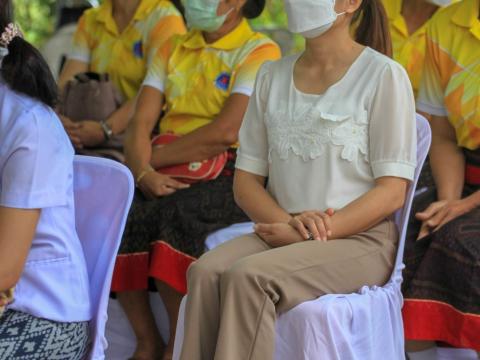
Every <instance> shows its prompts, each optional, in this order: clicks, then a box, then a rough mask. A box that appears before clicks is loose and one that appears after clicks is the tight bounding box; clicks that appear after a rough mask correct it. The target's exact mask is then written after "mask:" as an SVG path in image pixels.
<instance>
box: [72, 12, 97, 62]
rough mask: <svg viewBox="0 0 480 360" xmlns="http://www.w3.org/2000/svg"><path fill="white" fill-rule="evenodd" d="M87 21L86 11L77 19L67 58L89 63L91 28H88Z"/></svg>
mask: <svg viewBox="0 0 480 360" xmlns="http://www.w3.org/2000/svg"><path fill="white" fill-rule="evenodd" d="M88 23H89V21H88V11H87V12H86V13H85V14H84V15H82V17H81V18H80V20H79V21H78V25H77V30H76V31H75V35H74V36H73V44H72V51H71V52H70V54H69V55H68V58H69V59H71V60H77V61H82V62H85V63H88V64H89V63H90V59H91V53H92V51H91V46H90V37H91V33H90V32H91V29H89V26H88Z"/></svg>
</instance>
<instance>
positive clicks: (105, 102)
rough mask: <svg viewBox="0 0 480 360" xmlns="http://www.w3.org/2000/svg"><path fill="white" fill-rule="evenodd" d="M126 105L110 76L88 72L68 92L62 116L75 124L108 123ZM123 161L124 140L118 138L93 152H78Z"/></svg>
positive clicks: (72, 82)
mask: <svg viewBox="0 0 480 360" xmlns="http://www.w3.org/2000/svg"><path fill="white" fill-rule="evenodd" d="M122 103H123V99H122V96H121V94H120V92H119V91H118V90H117V89H116V87H115V86H114V85H113V83H112V81H110V79H109V76H108V74H98V73H94V72H85V73H80V74H77V75H75V78H74V79H73V80H70V81H69V82H68V83H67V84H66V85H65V88H64V91H63V93H62V96H61V98H60V108H59V110H60V113H61V114H62V115H65V116H66V117H68V118H69V119H71V120H72V121H82V120H95V121H102V120H106V119H107V118H108V117H109V116H110V115H111V114H112V113H114V112H115V111H116V110H117V109H118V108H119V107H120V106H121V105H122ZM78 152H79V153H82V154H84V155H98V156H103V157H109V158H114V159H115V160H119V161H123V159H124V157H123V154H122V153H123V136H122V135H116V136H113V137H112V138H110V139H109V140H108V141H106V142H105V143H103V144H101V145H99V146H98V147H95V148H91V149H82V150H80V151H78Z"/></svg>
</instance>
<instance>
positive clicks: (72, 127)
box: [60, 115, 105, 149]
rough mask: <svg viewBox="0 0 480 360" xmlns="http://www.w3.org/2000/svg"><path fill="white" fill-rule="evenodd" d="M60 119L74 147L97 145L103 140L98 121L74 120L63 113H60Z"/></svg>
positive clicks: (103, 136) (103, 135)
mask: <svg viewBox="0 0 480 360" xmlns="http://www.w3.org/2000/svg"><path fill="white" fill-rule="evenodd" d="M60 120H61V121H62V124H63V127H64V128H65V131H66V132H67V134H68V137H69V138H70V141H71V142H72V144H73V146H74V147H75V148H76V149H82V148H83V147H93V146H98V145H100V144H102V143H103V142H104V141H105V134H104V133H103V130H102V126H101V125H100V123H99V122H98V121H92V120H83V121H79V122H74V121H72V120H70V119H69V118H68V117H66V116H63V115H60Z"/></svg>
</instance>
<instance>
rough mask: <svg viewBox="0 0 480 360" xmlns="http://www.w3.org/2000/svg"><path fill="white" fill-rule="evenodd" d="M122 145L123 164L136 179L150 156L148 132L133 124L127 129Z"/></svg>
mask: <svg viewBox="0 0 480 360" xmlns="http://www.w3.org/2000/svg"><path fill="white" fill-rule="evenodd" d="M124 144H125V163H126V165H127V166H128V167H129V168H130V170H131V171H132V173H133V176H134V177H135V179H136V178H137V177H138V176H139V175H140V173H141V172H142V171H143V170H145V169H146V167H147V166H148V164H149V163H150V159H151V156H152V145H151V143H150V132H149V131H148V129H146V128H145V127H142V126H139V125H138V124H137V123H135V122H134V123H132V124H131V125H130V126H129V127H128V129H127V132H126V136H125V143H124Z"/></svg>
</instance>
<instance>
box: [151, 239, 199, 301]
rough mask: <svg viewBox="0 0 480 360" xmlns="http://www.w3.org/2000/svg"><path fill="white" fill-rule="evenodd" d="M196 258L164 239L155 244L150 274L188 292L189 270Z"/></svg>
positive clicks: (183, 291) (181, 291)
mask: <svg viewBox="0 0 480 360" xmlns="http://www.w3.org/2000/svg"><path fill="white" fill-rule="evenodd" d="M195 260H196V259H195V258H194V257H192V256H189V255H187V254H184V253H182V252H180V251H178V250H176V249H174V248H173V247H172V246H170V245H169V244H167V243H166V242H164V241H158V242H156V243H155V244H154V245H153V251H152V260H151V265H150V272H149V275H150V276H151V277H154V278H155V279H158V280H161V281H163V282H164V283H166V284H168V285H169V286H170V287H172V288H174V289H175V290H177V291H178V292H179V293H181V294H186V293H187V270H188V267H189V266H190V264H191V263H193V262H194V261H195Z"/></svg>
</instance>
